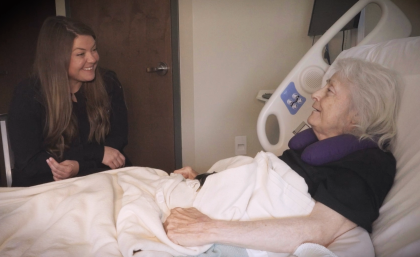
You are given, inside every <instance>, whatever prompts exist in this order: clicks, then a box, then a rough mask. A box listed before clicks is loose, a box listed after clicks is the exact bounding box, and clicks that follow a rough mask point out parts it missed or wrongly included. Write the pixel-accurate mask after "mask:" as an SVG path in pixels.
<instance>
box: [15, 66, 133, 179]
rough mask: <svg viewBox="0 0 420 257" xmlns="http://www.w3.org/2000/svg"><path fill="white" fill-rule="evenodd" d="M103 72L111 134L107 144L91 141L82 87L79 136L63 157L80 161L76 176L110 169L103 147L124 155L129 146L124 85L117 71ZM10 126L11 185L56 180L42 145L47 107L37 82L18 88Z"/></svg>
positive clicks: (75, 109) (77, 112) (29, 81)
mask: <svg viewBox="0 0 420 257" xmlns="http://www.w3.org/2000/svg"><path fill="white" fill-rule="evenodd" d="M101 73H102V74H103V75H102V77H103V80H104V83H105V87H106V90H107V92H108V96H109V99H110V103H111V112H110V132H109V134H108V135H107V136H106V138H105V144H98V143H96V142H88V136H89V131H90V124H89V120H88V116H87V111H86V99H85V98H84V96H83V87H82V88H81V89H80V90H79V91H78V92H77V93H76V94H75V96H76V98H77V102H74V103H73V112H74V114H75V115H76V117H77V121H78V129H79V133H78V135H77V137H76V138H75V139H74V140H73V142H72V143H71V144H70V147H69V149H67V150H65V151H64V154H63V160H75V161H78V162H79V173H78V175H77V176H84V175H88V174H92V173H95V172H99V171H104V170H108V169H110V168H109V167H108V166H106V165H104V164H102V160H103V156H104V146H110V147H112V148H115V149H117V150H119V151H120V152H121V153H123V148H124V147H125V146H126V145H127V134H128V123H127V108H126V105H125V101H124V94H123V89H122V86H121V84H120V82H119V81H118V78H117V76H116V74H115V73H114V72H112V71H105V70H101ZM7 125H8V131H9V136H10V144H11V148H12V150H13V154H14V158H15V165H14V170H13V181H12V185H13V186H32V185H37V184H42V183H46V182H51V181H54V179H53V175H52V172H51V169H50V167H49V166H48V164H47V162H46V160H47V159H48V158H49V157H52V155H51V154H49V153H48V152H47V151H46V149H45V147H44V145H43V142H44V134H43V130H44V125H45V108H44V105H43V101H42V96H41V90H40V83H39V80H38V79H36V78H31V79H27V80H24V81H23V82H21V83H20V84H19V85H18V86H17V87H16V88H15V90H14V94H13V98H12V102H11V105H10V108H9V116H8V122H7ZM128 165H130V162H129V160H128V159H127V158H126V166H128Z"/></svg>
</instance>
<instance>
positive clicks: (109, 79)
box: [99, 68, 122, 94]
mask: <svg viewBox="0 0 420 257" xmlns="http://www.w3.org/2000/svg"><path fill="white" fill-rule="evenodd" d="M99 74H101V76H102V79H103V81H104V84H105V88H106V91H107V92H108V94H111V93H112V92H114V90H116V89H117V90H120V89H121V88H122V85H121V83H120V81H119V80H118V77H117V74H116V73H115V72H114V71H112V70H108V69H104V68H99Z"/></svg>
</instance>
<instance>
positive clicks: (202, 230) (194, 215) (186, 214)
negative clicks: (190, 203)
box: [163, 208, 215, 246]
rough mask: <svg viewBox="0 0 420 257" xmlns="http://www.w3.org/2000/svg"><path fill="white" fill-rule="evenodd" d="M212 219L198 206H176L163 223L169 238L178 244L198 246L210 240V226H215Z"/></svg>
mask: <svg viewBox="0 0 420 257" xmlns="http://www.w3.org/2000/svg"><path fill="white" fill-rule="evenodd" d="M214 222H215V221H213V220H212V219H210V218H209V217H207V216H206V215H204V214H202V213H201V212H199V211H198V210H197V209H196V208H188V209H182V208H174V209H172V210H171V215H169V217H168V218H167V219H166V221H165V223H164V224H163V226H164V228H165V231H166V234H167V235H168V238H169V239H170V240H171V241H172V242H174V243H175V244H178V245H183V246H197V245H205V244H209V243H212V242H211V241H209V235H211V233H209V230H208V229H209V228H212V227H214V225H213V223H214Z"/></svg>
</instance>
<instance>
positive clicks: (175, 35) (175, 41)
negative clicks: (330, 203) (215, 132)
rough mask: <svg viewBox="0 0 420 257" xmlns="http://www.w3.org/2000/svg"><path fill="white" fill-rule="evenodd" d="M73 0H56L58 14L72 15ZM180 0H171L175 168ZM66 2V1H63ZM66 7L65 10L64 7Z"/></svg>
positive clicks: (179, 165)
mask: <svg viewBox="0 0 420 257" xmlns="http://www.w3.org/2000/svg"><path fill="white" fill-rule="evenodd" d="M69 1H71V0H55V4H56V13H57V15H63V14H64V13H65V15H66V17H71V10H70V2H69ZM178 1H179V0H171V3H170V8H171V11H170V12H171V51H172V67H170V68H171V69H172V87H173V104H174V106H173V117H174V121H173V122H174V148H175V149H174V153H175V156H174V157H175V168H176V169H180V168H182V136H181V135H182V133H181V132H182V131H181V80H180V56H179V4H178ZM63 2H64V3H63ZM63 7H64V9H65V10H63V9H62V8H63Z"/></svg>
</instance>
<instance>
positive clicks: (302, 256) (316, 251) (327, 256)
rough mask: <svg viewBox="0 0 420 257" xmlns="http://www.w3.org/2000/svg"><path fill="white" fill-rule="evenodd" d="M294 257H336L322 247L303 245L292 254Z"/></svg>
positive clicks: (310, 244) (309, 244)
mask: <svg viewBox="0 0 420 257" xmlns="http://www.w3.org/2000/svg"><path fill="white" fill-rule="evenodd" d="M293 256H296V257H308V256H310V257H337V255H335V254H334V253H333V252H331V251H330V250H328V249H327V248H325V247H324V246H322V245H319V244H312V243H305V244H301V245H300V246H299V247H298V248H297V249H296V251H295V252H294V253H293Z"/></svg>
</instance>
